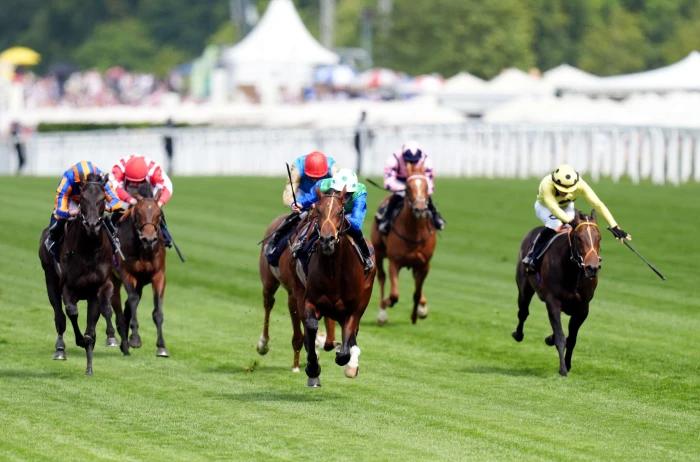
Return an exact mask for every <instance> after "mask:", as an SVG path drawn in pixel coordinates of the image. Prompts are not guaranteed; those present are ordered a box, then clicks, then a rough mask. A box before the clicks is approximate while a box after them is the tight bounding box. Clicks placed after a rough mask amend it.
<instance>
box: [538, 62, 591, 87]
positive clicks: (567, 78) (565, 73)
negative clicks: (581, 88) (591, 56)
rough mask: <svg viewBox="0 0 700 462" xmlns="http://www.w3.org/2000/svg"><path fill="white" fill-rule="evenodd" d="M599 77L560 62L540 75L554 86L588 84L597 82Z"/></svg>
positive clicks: (548, 83)
mask: <svg viewBox="0 0 700 462" xmlns="http://www.w3.org/2000/svg"><path fill="white" fill-rule="evenodd" d="M599 79H600V77H598V76H597V75H593V74H590V73H588V72H586V71H582V70H581V69H578V68H576V67H574V66H570V65H568V64H560V65H559V66H557V67H555V68H553V69H550V70H548V71H547V72H545V73H544V75H543V76H542V81H544V82H545V83H546V84H547V85H551V86H553V87H555V88H556V87H562V86H570V85H588V84H592V83H594V82H597V81H598V80H599Z"/></svg>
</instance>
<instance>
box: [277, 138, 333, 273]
mask: <svg viewBox="0 0 700 462" xmlns="http://www.w3.org/2000/svg"><path fill="white" fill-rule="evenodd" d="M336 170H337V168H336V166H335V159H333V158H332V157H330V156H326V155H325V154H324V153H322V152H320V151H313V152H311V153H309V154H306V155H303V156H299V157H297V158H296V160H295V161H294V163H293V164H292V167H291V168H290V174H291V177H292V183H291V184H289V183H287V186H286V187H285V188H284V192H283V193H282V202H284V205H286V206H287V207H291V206H292V205H293V204H294V194H296V198H297V201H301V199H302V198H304V197H306V196H307V195H309V194H310V193H311V190H312V189H313V187H314V185H315V184H316V182H317V181H318V180H322V179H324V178H330V177H331V176H332V175H333V173H334V172H335V171H336ZM292 187H293V188H294V194H292ZM299 221H301V217H300V215H299V214H298V213H291V214H289V215H288V216H287V217H286V218H285V219H284V221H283V222H282V223H281V224H280V225H279V226H278V227H277V229H276V230H275V232H274V233H273V234H272V236H270V239H269V241H268V243H267V247H266V249H265V255H266V256H267V259H268V262H269V263H270V264H271V265H276V263H277V261H276V258H275V256H278V255H277V253H281V252H278V250H279V249H278V247H279V245H280V244H281V243H282V242H281V241H283V240H284V241H285V243H286V239H285V238H286V237H287V236H288V234H289V231H291V230H292V228H293V227H295V226H296V225H297V224H298V223H299Z"/></svg>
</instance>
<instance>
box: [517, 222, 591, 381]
mask: <svg viewBox="0 0 700 462" xmlns="http://www.w3.org/2000/svg"><path fill="white" fill-rule="evenodd" d="M541 230H542V227H538V228H535V229H533V230H532V231H530V232H529V233H528V234H527V235H526V236H525V238H524V239H523V241H522V244H521V245H520V254H519V255H518V264H517V267H516V272H515V281H516V283H517V284H518V326H517V328H516V329H515V332H513V338H514V339H515V340H516V341H518V342H521V341H522V340H523V338H524V336H525V335H524V334H523V325H524V324H525V320H526V319H527V316H528V314H529V305H530V300H531V299H532V296H533V295H534V294H535V293H537V295H538V297H539V298H540V299H541V300H542V301H544V302H545V304H546V305H547V314H548V315H549V322H550V324H551V325H552V335H550V336H548V337H547V338H545V343H547V345H550V346H552V345H554V346H556V347H557V352H558V353H559V374H561V375H563V376H566V375H567V374H568V372H569V371H570V370H571V356H572V354H573V352H574V347H575V346H576V336H577V334H578V330H579V328H580V327H581V325H582V324H583V322H584V321H585V320H586V317H587V316H588V305H589V303H590V301H591V299H593V295H594V293H595V289H596V286H597V284H598V271H599V270H600V262H601V258H600V230H599V229H598V223H597V222H596V216H595V211H593V212H591V215H590V216H588V215H585V214H583V213H581V212H580V211H576V217H575V219H574V221H573V222H572V223H571V228H570V229H569V231H568V232H562V233H559V234H558V235H557V237H556V238H555V239H554V241H553V242H552V244H551V246H550V247H549V249H548V250H547V252H546V253H545V255H544V257H543V258H542V263H541V265H540V271H539V272H538V273H536V274H527V273H526V272H525V267H524V265H523V263H522V261H521V260H522V259H523V257H524V256H525V255H526V254H527V252H528V249H530V247H531V245H532V241H533V240H534V239H535V237H536V236H537V235H538V234H539V232H540V231H541ZM562 311H563V312H564V313H566V314H568V315H569V316H571V319H570V320H569V336H568V337H565V336H564V331H563V329H562V326H561V313H562Z"/></svg>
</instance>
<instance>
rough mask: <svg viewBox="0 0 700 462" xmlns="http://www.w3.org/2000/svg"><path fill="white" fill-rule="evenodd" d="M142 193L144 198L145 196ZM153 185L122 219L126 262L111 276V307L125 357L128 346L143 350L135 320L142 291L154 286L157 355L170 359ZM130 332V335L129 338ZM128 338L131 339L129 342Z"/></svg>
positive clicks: (120, 231) (162, 252)
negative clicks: (112, 288)
mask: <svg viewBox="0 0 700 462" xmlns="http://www.w3.org/2000/svg"><path fill="white" fill-rule="evenodd" d="M142 194H143V195H142ZM152 196H153V194H152V192H151V188H150V186H147V187H145V188H140V189H139V193H137V194H135V196H134V197H135V198H136V200H137V202H136V205H134V206H133V207H131V208H130V209H129V210H128V211H127V212H126V213H125V214H124V215H123V216H122V218H121V219H120V223H119V228H118V234H119V240H120V242H121V249H122V253H124V257H125V258H126V260H124V261H121V262H120V263H119V265H118V267H117V269H116V271H115V273H114V274H113V276H112V279H113V281H114V286H115V290H114V295H113V296H112V308H113V309H114V312H115V313H116V314H117V324H118V326H119V327H118V328H119V335H120V336H121V344H120V345H119V348H120V349H121V351H122V353H124V355H128V354H129V347H132V348H140V347H141V336H140V335H139V323H138V319H137V317H136V309H137V308H138V305H139V301H140V300H141V295H142V293H143V288H144V286H146V285H147V284H151V286H152V288H153V322H154V323H155V325H156V330H157V335H158V338H157V340H156V356H159V357H162V358H167V357H168V356H169V353H168V349H167V348H166V347H165V340H163V297H164V296H165V246H164V244H163V235H162V232H161V216H162V215H161V210H160V207H158V199H159V196H160V191H158V193H156V197H152ZM122 284H124V289H126V294H127V298H126V302H125V303H124V311H123V312H122V309H121V294H120V293H119V289H120V288H121V285H122ZM129 329H131V335H129ZM127 338H128V340H127Z"/></svg>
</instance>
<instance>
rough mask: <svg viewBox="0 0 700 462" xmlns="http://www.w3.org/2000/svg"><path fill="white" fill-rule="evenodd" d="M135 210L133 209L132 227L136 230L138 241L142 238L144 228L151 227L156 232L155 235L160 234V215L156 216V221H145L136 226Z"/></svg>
mask: <svg viewBox="0 0 700 462" xmlns="http://www.w3.org/2000/svg"><path fill="white" fill-rule="evenodd" d="M134 207H136V206H134ZM135 212H136V210H135V209H134V212H133V215H134V227H135V228H136V234H137V235H138V237H139V239H141V238H142V237H143V229H144V228H145V227H146V226H149V225H150V226H153V228H154V229H155V230H156V233H160V222H161V218H160V214H158V219H157V220H156V221H147V222H145V223H141V224H137V222H136V214H135Z"/></svg>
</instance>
